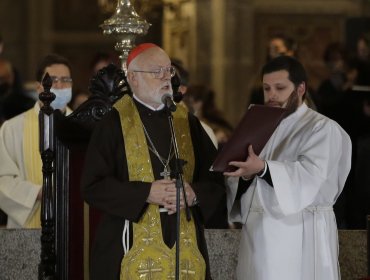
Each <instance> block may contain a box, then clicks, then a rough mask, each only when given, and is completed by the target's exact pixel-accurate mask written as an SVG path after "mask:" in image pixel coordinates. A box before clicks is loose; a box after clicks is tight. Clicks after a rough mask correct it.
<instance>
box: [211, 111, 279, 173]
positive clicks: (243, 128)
mask: <svg viewBox="0 0 370 280" xmlns="http://www.w3.org/2000/svg"><path fill="white" fill-rule="evenodd" d="M285 112H286V110H285V109H283V108H279V107H270V106H265V105H251V106H250V107H249V109H248V110H247V112H246V113H245V115H244V116H243V118H242V120H241V121H240V122H239V124H238V126H237V127H236V128H235V130H234V132H233V135H232V136H231V137H230V139H229V141H228V142H227V143H226V144H225V146H224V147H223V148H222V149H221V151H220V152H219V153H218V155H217V157H216V160H215V161H214V162H213V165H212V167H211V170H212V171H219V172H231V171H235V170H236V169H237V168H236V167H234V166H230V165H229V162H230V161H245V160H246V159H247V156H248V146H249V145H250V144H252V146H253V151H254V152H255V154H256V155H259V154H260V152H261V151H262V149H263V148H264V147H265V145H266V143H267V141H268V140H269V139H270V137H271V135H272V134H273V133H274V131H275V129H276V128H277V126H278V125H279V123H280V121H281V120H282V119H283V118H284V114H285Z"/></svg>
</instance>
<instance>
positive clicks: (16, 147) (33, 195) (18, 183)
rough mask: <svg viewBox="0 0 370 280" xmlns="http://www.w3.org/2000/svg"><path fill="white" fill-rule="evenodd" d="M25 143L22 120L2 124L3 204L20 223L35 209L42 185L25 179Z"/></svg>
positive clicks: (0, 176) (0, 204)
mask: <svg viewBox="0 0 370 280" xmlns="http://www.w3.org/2000/svg"><path fill="white" fill-rule="evenodd" d="M22 143H23V122H21V121H20V119H19V118H17V119H16V120H14V119H12V120H11V121H7V122H5V123H4V124H3V125H2V127H1V128H0V159H1V161H0V208H1V209H2V210H3V211H4V212H5V213H6V214H7V215H8V216H9V219H10V220H12V221H13V222H15V223H16V224H17V225H19V226H23V225H24V224H25V222H26V220H27V218H28V216H29V215H30V214H31V212H32V211H33V207H34V205H35V202H36V199H37V195H38V193H39V191H40V189H41V186H39V185H36V184H33V183H32V182H29V181H26V180H25V177H26V174H25V167H24V162H23V146H22Z"/></svg>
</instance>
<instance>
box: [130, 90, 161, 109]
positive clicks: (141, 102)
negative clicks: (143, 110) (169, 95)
mask: <svg viewBox="0 0 370 280" xmlns="http://www.w3.org/2000/svg"><path fill="white" fill-rule="evenodd" d="M133 97H134V98H135V100H136V101H137V102H139V103H140V104H143V105H144V106H145V107H147V108H149V109H150V110H152V111H160V110H162V109H163V108H164V104H161V105H159V107H158V108H154V107H153V106H150V105H149V104H146V103H145V102H144V101H142V100H140V99H139V97H137V96H136V95H135V93H134V94H133Z"/></svg>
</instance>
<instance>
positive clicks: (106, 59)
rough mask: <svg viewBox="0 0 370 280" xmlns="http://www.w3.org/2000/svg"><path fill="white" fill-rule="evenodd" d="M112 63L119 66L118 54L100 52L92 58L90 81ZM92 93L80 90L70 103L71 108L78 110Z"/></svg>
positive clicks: (77, 90)
mask: <svg viewBox="0 0 370 280" xmlns="http://www.w3.org/2000/svg"><path fill="white" fill-rule="evenodd" d="M110 63H113V64H115V65H118V64H119V59H118V56H117V54H112V53H109V52H104V51H98V52H97V53H96V54H95V55H94V56H93V58H92V60H91V62H90V65H89V68H90V73H91V74H90V79H91V78H92V77H93V76H95V75H96V74H97V73H98V71H99V70H100V69H102V68H104V67H106V66H108V65H109V64H110ZM90 95H91V94H90V92H89V91H88V90H87V89H82V88H78V89H76V91H75V92H74V93H73V96H72V100H71V102H70V103H69V107H70V108H71V109H72V110H76V109H77V108H78V107H79V106H80V105H81V104H82V103H84V102H85V101H86V100H87V99H89V97H90Z"/></svg>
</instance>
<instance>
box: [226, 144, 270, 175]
mask: <svg viewBox="0 0 370 280" xmlns="http://www.w3.org/2000/svg"><path fill="white" fill-rule="evenodd" d="M229 165H232V166H235V167H237V168H238V169H237V170H236V171H234V172H224V173H223V174H224V175H225V176H231V177H243V178H245V179H251V178H253V176H255V175H256V174H257V173H259V172H261V171H262V170H263V169H264V168H265V162H264V161H263V160H262V159H260V158H259V157H258V156H257V155H256V154H255V153H254V151H253V147H252V145H249V146H248V157H247V159H246V160H245V161H231V162H229Z"/></svg>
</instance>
